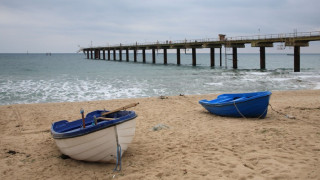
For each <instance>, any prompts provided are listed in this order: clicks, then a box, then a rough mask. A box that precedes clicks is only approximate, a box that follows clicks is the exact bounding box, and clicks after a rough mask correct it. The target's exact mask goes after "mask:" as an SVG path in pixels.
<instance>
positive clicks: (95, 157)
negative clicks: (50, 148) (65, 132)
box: [55, 119, 136, 163]
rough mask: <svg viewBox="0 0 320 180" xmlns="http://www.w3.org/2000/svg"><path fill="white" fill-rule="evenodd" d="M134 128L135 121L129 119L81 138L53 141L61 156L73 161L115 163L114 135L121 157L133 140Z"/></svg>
mask: <svg viewBox="0 0 320 180" xmlns="http://www.w3.org/2000/svg"><path fill="white" fill-rule="evenodd" d="M135 127H136V122H135V119H131V120H129V121H126V122H123V123H121V124H118V125H115V126H111V127H108V128H105V129H101V130H99V131H95V132H92V133H89V134H86V135H83V136H78V137H73V138H66V139H55V142H56V144H57V146H58V148H59V149H60V151H61V152H62V153H63V154H65V155H68V156H70V157H71V158H73V159H76V160H82V161H92V162H110V163H115V162H116V160H117V140H116V139H117V137H116V133H117V136H118V141H119V144H120V146H121V156H122V154H123V153H124V152H125V151H126V150H127V148H128V145H129V144H130V143H131V142H132V140H133V137H134V134H135ZM115 128H116V129H115Z"/></svg>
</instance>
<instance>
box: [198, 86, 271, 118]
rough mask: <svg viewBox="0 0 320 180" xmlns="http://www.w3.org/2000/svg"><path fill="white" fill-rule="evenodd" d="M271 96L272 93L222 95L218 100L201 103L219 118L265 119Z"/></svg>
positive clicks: (204, 100) (201, 101)
mask: <svg viewBox="0 0 320 180" xmlns="http://www.w3.org/2000/svg"><path fill="white" fill-rule="evenodd" d="M270 96H271V92H270V91H263V92H253V93H238V94H221V95H219V96H218V97H217V99H213V100H210V101H208V100H206V99H203V100H200V101H199V103H200V104H201V105H202V106H203V107H204V108H205V109H207V110H208V111H209V112H210V113H212V114H216V115H219V116H228V117H244V118H265V117H266V115H267V112H268V105H269V100H270Z"/></svg>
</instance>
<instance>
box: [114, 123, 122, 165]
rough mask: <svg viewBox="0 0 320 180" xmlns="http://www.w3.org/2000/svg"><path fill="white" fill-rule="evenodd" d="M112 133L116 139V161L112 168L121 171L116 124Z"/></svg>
mask: <svg viewBox="0 0 320 180" xmlns="http://www.w3.org/2000/svg"><path fill="white" fill-rule="evenodd" d="M114 133H115V135H116V141H117V162H116V167H115V168H114V169H113V171H121V146H120V144H119V140H118V131H117V126H114Z"/></svg>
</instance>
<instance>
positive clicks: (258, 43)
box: [81, 31, 320, 72]
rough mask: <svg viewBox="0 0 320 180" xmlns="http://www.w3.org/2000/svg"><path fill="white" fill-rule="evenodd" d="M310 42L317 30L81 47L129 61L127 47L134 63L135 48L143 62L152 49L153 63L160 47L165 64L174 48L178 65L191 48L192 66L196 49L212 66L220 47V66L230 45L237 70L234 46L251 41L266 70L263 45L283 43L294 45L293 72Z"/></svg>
mask: <svg viewBox="0 0 320 180" xmlns="http://www.w3.org/2000/svg"><path fill="white" fill-rule="evenodd" d="M310 41H320V31H313V32H299V33H282V34H268V35H254V36H238V37H225V35H222V34H220V35H219V38H205V39H194V40H179V41H161V42H159V41H157V42H152V43H137V42H136V43H134V44H119V45H113V46H99V47H88V48H82V49H81V51H83V52H84V53H86V54H87V58H88V59H90V58H89V54H90V55H91V56H90V57H91V59H93V53H94V59H101V57H100V56H101V51H102V54H103V59H104V60H105V59H106V55H105V53H106V51H107V53H108V60H110V53H111V51H113V59H114V60H116V51H118V52H119V60H120V61H122V51H123V50H125V51H126V61H129V50H133V52H134V62H137V50H142V61H143V62H146V56H145V50H152V62H153V63H155V62H156V59H155V50H156V49H162V50H163V54H164V59H163V63H164V64H167V49H176V50H177V64H178V65H179V64H180V62H181V60H180V50H181V49H192V65H193V66H196V49H197V48H210V54H211V55H210V62H211V63H210V64H211V66H212V67H214V66H215V59H214V53H215V50H214V49H215V48H220V66H221V48H222V47H223V46H224V47H226V48H232V52H233V53H232V54H233V68H234V69H237V67H238V65H237V61H238V60H237V48H244V47H245V44H251V46H252V47H259V48H260V68H261V69H265V51H266V50H265V48H266V47H273V43H283V44H284V46H289V47H294V72H299V71H300V47H307V46H309V42H310Z"/></svg>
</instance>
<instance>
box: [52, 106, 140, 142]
mask: <svg viewBox="0 0 320 180" xmlns="http://www.w3.org/2000/svg"><path fill="white" fill-rule="evenodd" d="M105 112H108V111H105V110H97V111H93V112H90V113H88V114H87V116H86V117H85V124H86V128H83V127H82V126H83V125H82V119H78V120H75V121H72V122H68V121H67V120H62V121H57V122H54V123H53V124H52V126H51V134H52V137H53V138H55V139H65V138H72V137H77V136H82V135H85V134H89V133H92V132H95V131H99V130H101V129H104V128H108V127H111V126H114V125H117V124H120V123H123V122H126V121H128V120H131V119H133V118H135V117H137V115H136V113H135V112H134V111H118V112H114V113H111V114H108V115H107V116H106V118H114V120H110V121H106V120H99V119H98V121H97V124H96V125H95V124H94V117H96V118H98V117H101V113H105Z"/></svg>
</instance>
